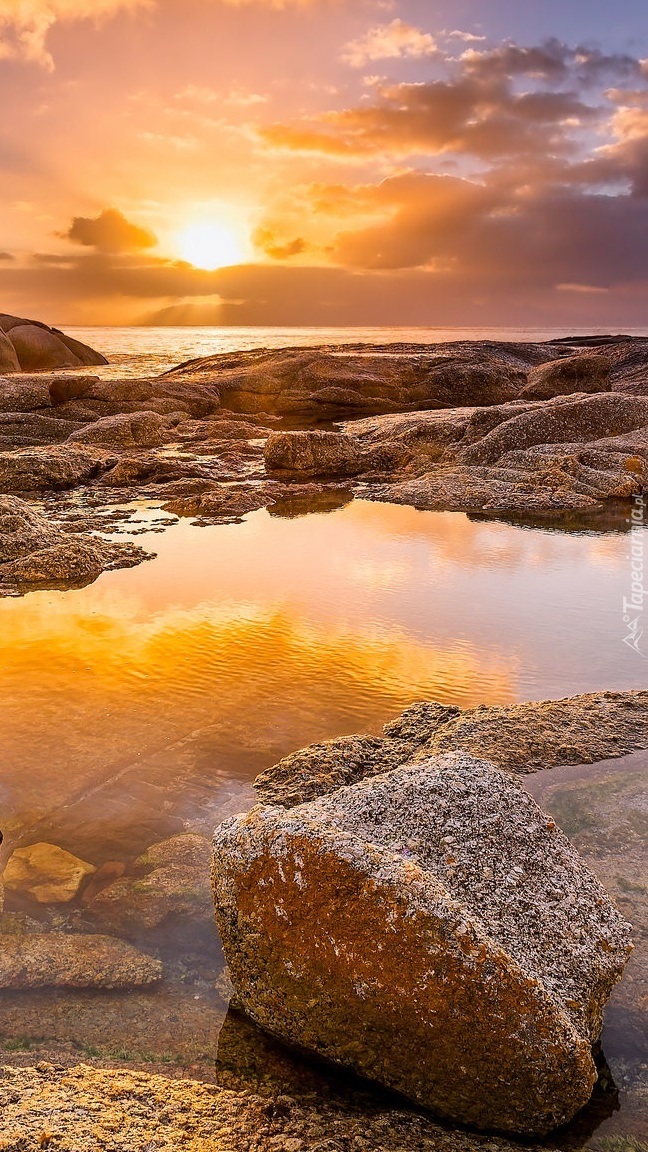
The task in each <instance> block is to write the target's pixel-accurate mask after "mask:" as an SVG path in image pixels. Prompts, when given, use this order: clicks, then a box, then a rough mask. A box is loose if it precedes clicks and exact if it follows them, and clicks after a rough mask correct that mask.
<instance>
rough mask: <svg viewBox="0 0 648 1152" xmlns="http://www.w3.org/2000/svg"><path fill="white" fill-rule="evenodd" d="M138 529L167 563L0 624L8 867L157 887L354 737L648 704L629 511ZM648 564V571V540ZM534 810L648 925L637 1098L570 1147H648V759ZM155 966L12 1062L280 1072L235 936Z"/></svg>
mask: <svg viewBox="0 0 648 1152" xmlns="http://www.w3.org/2000/svg"><path fill="white" fill-rule="evenodd" d="M74 334H75V335H78V336H79V337H80V338H82V339H85V340H88V341H89V342H90V343H92V344H93V345H94V346H96V347H97V348H99V349H101V350H102V351H105V352H106V353H107V355H108V356H109V358H110V359H111V362H112V363H111V367H110V368H109V369H108V370H107V371H110V372H115V373H117V374H119V375H128V374H130V375H133V376H136V375H143V374H148V373H152V372H154V371H163V370H165V369H166V368H168V367H171V366H172V365H173V364H176V363H178V362H180V361H183V360H186V359H189V358H192V357H195V356H199V355H208V354H210V353H213V352H218V351H228V350H231V349H233V348H236V347H249V348H253V347H259V346H266V347H267V346H275V347H281V346H285V345H287V344H289V343H297V342H299V343H301V344H303V345H309V344H316V343H321V342H330V343H340V342H347V341H348V342H363V341H366V342H372V341H373V342H380V343H385V342H388V341H390V340H394V341H397V342H410V341H412V340H420V341H421V342H429V341H436V340H440V339H444V338H450V337H451V336H458V334H457V332H456V331H454V332H452V333H448V332H443V333H442V332H441V330H434V329H426V330H421V329H416V330H403V329H390V330H385V329H379V330H368V329H344V330H340V329H335V330H330V329H327V330H322V329H317V330H316V329H306V330H304V329H300V330H296V329H292V330H280V331H278V330H271V331H269V330H267V329H236V330H233V329H229V330H228V329H169V328H163V329H93V330H88V329H84V330H76V331H75V332H74ZM503 335H504V334H503V333H501V332H499V333H493V332H489V334H488V337H486V335H485V333H483V332H481V333H480V332H476V331H474V330H471V331H468V330H466V331H465V332H462V333H461V337H462V338H463V337H464V336H465V337H470V338H481V337H484V338H497V337H499V336H503ZM505 335H506V337H507V338H520V339H530V338H537V339H540V338H546V336H547V335H549V334H548V333H535V332H534V333H532V332H530V331H528V330H527V331H525V332H520V333H515V334H513V333H511V332H508V333H506V334H505ZM552 335H556V333H555V332H554V333H552ZM558 335H559V333H558ZM134 507H135V512H136V517H135V522H134V523H132V525H131V530H132V532H133V533H134V534H136V535H134V538H135V540H136V542H137V543H138V544H141V545H142V546H143V547H145V548H147V549H149V550H150V551H151V552H153V553H155V558H154V559H151V560H149V561H147V562H146V563H144V564H142V565H141V566H139V567H137V568H134V569H131V570H121V571H117V572H111V573H105V574H104V575H102V576H101V577H100V578H99V579H98V580H97V581H96V582H95V583H94V584H92V585H91V586H89V587H87V588H84V589H79V590H74V591H65V592H35V593H31V594H30V595H28V596H25V597H23V598H21V599H5V600H2V601H0V751H1V755H2V770H1V772H0V827H2V829H3V831H4V832H5V843H4V845H3V849H2V851H3V854H4V858H5V859H6V856H7V854H8V853H9V852H10V851H11V850H13V848H15V847H16V846H19V845H24V844H31V843H35V842H37V841H41V840H45V841H48V842H50V843H54V844H58V845H61V846H62V847H64V848H66V849H68V850H69V851H71V852H73V853H75V854H76V855H78V856H80V857H81V858H83V859H85V860H87V861H89V862H90V863H92V864H94V865H97V866H100V865H102V864H104V863H107V862H113V863H114V862H118V863H120V864H124V865H125V866H126V868H127V869H131V868H132V867H133V862H134V860H135V859H136V858H137V857H138V856H139V855H140V853H142V852H143V851H144V850H145V849H146V848H147V847H149V846H150V845H151V844H153V843H156V842H158V841H160V840H162V839H164V838H166V837H168V836H172V835H174V834H176V833H179V832H183V831H192V832H197V833H200V834H202V835H204V836H209V835H211V832H212V830H213V828H214V826H215V825H216V823H218V821H219V820H220V819H222V818H223V817H224V816H225V815H229V814H231V813H233V812H236V811H238V810H241V809H242V808H245V807H246V806H248V805H249V804H250V802H251V801H252V797H253V794H252V791H251V782H252V780H253V779H254V777H255V776H256V774H257V773H258V772H260V771H262V770H263V769H265V768H267V767H269V766H270V765H271V764H273V763H275V762H276V761H277V760H278V759H279V758H280V757H281V756H283V755H285V754H287V753H289V752H291V751H294V750H295V749H296V748H298V747H301V746H304V745H306V744H308V743H311V742H313V741H316V740H323V739H328V738H331V737H334V736H338V735H341V734H344V733H351V732H374V733H379V732H380V730H381V727H382V725H383V724H384V723H386V722H387V721H389V720H390V719H392V718H393V717H395V716H396V715H397V714H398V713H399V712H400V711H401V710H402V709H403V708H405V707H407V706H408V705H409V704H411V703H413V702H414V701H417V700H439V701H442V702H444V703H448V704H458V705H460V706H462V707H464V708H466V707H471V706H475V705H478V704H482V703H483V704H491V705H495V704H510V703H514V702H515V701H520V700H531V699H543V698H548V697H560V696H566V695H571V694H574V693H579V692H587V691H600V690H605V689H630V688H644V687H646V685H647V683H648V675H647V673H648V640H647V647H646V651H645V652H643V653H642V652H641V651H635V650H633V649H632V648H631V647H629V646H628V644H626V643H625V642H624V641H625V638H626V636H627V629H626V626H625V623H624V620H623V599H624V596H627V595H629V592H630V584H631V579H632V578H631V568H630V559H629V554H630V536H629V523H628V519H627V515H626V513H625V512H624V511H623V510H621V511H617V512H616V514H614V515H611V516H610V517H609V518H606V519H604V520H601V519H598V520H597V521H592V522H587V521H582V520H581V521H578V522H576V521H573V520H572V521H569V522H567V521H566V522H564V523H563V524H557V525H554V526H551V527H548V526H547V525H544V526H531V525H528V524H519V523H511V522H506V521H505V520H492V519H480V518H479V517H469V516H466V515H463V514H458V513H439V512H418V511H415V510H414V509H411V508H407V507H401V506H394V505H385V504H374V503H370V502H367V501H349V502H348V503H346V504H342V505H341V506H340V507H338V508H336V509H334V510H326V511H325V510H324V509H323V508H322V507H321V505H318V503H317V502H314V503H313V505H312V506H311V507H310V508H301V509H300V510H299V514H296V510H295V509H294V508H291V507H290V505H286V506H284V507H282V506H277V507H276V508H274V509H269V510H262V511H259V512H255V513H253V514H251V515H249V516H248V517H246V518H245V521H244V522H243V523H240V524H229V525H220V526H211V527H194V526H193V525H192V524H191V523H190V522H189V521H187V520H181V521H179V522H178V523H176V524H174V525H172V526H170V527H167V528H166V530H164V531H162V530H161V529H162V527H163V525H162V523H161V521H162V520H164V518H165V517H164V514H163V513H162V512H161V511H160V509H159V507H158V506H157V505H155V504H152V503H142V504H139V505H136V506H134ZM167 520H168V518H167ZM116 538H118V539H123V536H118V537H116ZM639 542H640V543H641V546H643V547H645V548H646V549H648V528H647V529H646V530H643V531H642V532H640V533H638V535H637V537H635V547H636V546H637V545H638V543H639ZM647 634H648V629H647ZM529 787H530V789H531V791H532V792H534V794H535V795H537V797H538V798H539V799H540V800H541V802H542V803H543V805H545V806H546V808H547V809H548V810H549V811H551V812H552V813H554V814H555V816H556V819H558V821H559V822H560V823H561V824H562V826H563V827H564V828H565V830H566V831H567V832H568V834H569V835H570V836H572V838H573V840H574V842H575V843H576V844H577V846H578V847H579V849H580V850H581V851H582V852H583V853H584V855H585V856H586V858H587V859H588V861H589V863H590V865H591V866H592V867H593V868H594V869H595V870H597V871H599V874H600V875H601V878H602V879H603V880H604V882H605V883H606V885H607V886H608V887H609V888H610V890H611V891H612V892H613V894H614V896H615V898H616V899H617V900H618V901H619V903H620V905H621V907H622V909H623V911H624V913H625V914H626V915H627V916H628V918H630V919H631V920H633V921H634V923H635V936H636V941H637V949H636V952H635V955H634V957H633V959H632V960H631V965H632V967H629V969H628V976H627V977H626V980H625V981H624V984H623V985H622V991H621V992H620V993H619V994H618V995H617V994H615V997H614V999H613V1002H612V1004H611V1006H610V1008H609V1010H608V1015H607V1024H606V1032H605V1035H604V1049H605V1054H606V1057H607V1060H608V1062H609V1065H610V1073H609V1077H610V1078H611V1079H610V1083H612V1085H613V1088H612V1089H610V1090H609V1091H608V1090H607V1089H606V1092H607V1095H606V1096H605V1099H604V1101H603V1106H602V1111H601V1110H600V1102H599V1105H597V1107H599V1111H596V1112H595V1113H588V1118H587V1119H586V1122H585V1127H584V1129H583V1134H582V1136H578V1135H576V1136H575V1135H574V1132H573V1131H572V1132H571V1134H570V1135H569V1137H565V1141H564V1142H563V1144H562V1146H564V1147H569V1148H579V1147H585V1146H588V1147H596V1148H599V1147H600V1148H601V1149H604V1148H606V1147H607V1145H606V1144H605V1142H603V1143H602V1144H597V1143H596V1140H603V1141H605V1140H608V1139H610V1140H612V1141H615V1140H622V1141H623V1140H626V1138H627V1139H628V1140H631V1143H620V1144H618V1145H617V1144H614V1143H613V1144H610V1148H616V1147H619V1148H622V1147H623V1148H625V1147H632V1148H634V1147H635V1146H637V1147H638V1146H639V1142H640V1141H641V1140H645V1139H646V1136H647V1135H648V1120H647V1114H648V1112H647V1109H646V1101H647V1100H648V1067H647V1063H648V1045H647V1044H646V1029H647V1024H648V994H647V989H648V882H647V881H646V878H645V875H644V876H643V877H642V875H641V870H642V855H641V853H642V845H644V844H645V836H646V835H647V834H648V825H647V823H646V815H645V814H646V810H647V805H648V756H646V755H643V754H640V755H639V756H637V757H630V758H625V759H623V760H619V761H610V762H608V763H606V764H604V765H600V766H594V767H591V766H588V767H587V768H566V769H560V770H557V771H555V772H551V773H549V772H548V773H544V774H541V775H539V776H536V777H533V778H532V779H531V780H530V781H529ZM8 907H9V910H10V911H12V910H13V911H14V912H16V913H19V914H20V915H25V914H27V915H28V916H29V917H30V919H31V920H32V921H34V920H35V921H37V922H38V921H40V923H41V927H43V926H45V925H48V926H50V927H52V926H54V927H56V928H57V930H69V931H79V930H81V931H84V930H85V931H87V930H89V928H90V927H91V918H90V920H88V912H87V910H85V909H83V908H82V907H80V906H73V907H72V908H69V909H68V908H64V909H59V910H58V911H56V910H50V909H43V908H34V907H32V906H29V905H28V904H26V903H25V902H24V901H23V902H22V903H20V902H16V901H15V900H14V901H13V903H12V899H11V898H10V899H9V901H8ZM136 942H137V943H138V944H139V946H140V947H143V948H148V949H149V950H154V951H156V952H159V953H160V954H161V955H162V956H163V959H164V962H165V966H166V971H167V977H166V979H165V982H164V984H163V986H162V988H161V989H158V990H156V991H152V992H134V991H133V992H123V993H112V994H100V993H81V992H76V993H73V992H57V993H55V994H53V993H51V992H50V993H33V992H32V993H29V992H12V993H2V994H0V1062H1V1058H2V1046H3V1045H4V1047H5V1054H6V1055H7V1058H9V1054H11V1053H13V1054H15V1053H16V1052H19V1053H21V1054H24V1059H25V1060H33V1058H40V1056H41V1055H42V1054H43V1052H44V1053H45V1054H46V1055H48V1057H51V1058H55V1057H56V1058H59V1057H60V1058H61V1059H65V1060H68V1059H72V1058H80V1059H84V1058H90V1057H91V1058H92V1059H95V1060H97V1061H98V1062H99V1063H104V1064H109V1065H114V1064H115V1063H116V1062H117V1063H119V1062H120V1061H122V1062H123V1061H126V1062H128V1063H131V1064H132V1063H134V1064H138V1063H139V1064H142V1066H144V1065H147V1066H149V1065H155V1064H159V1065H160V1066H163V1067H164V1066H167V1065H168V1064H169V1062H171V1063H173V1064H174V1067H177V1068H178V1069H179V1070H180V1071H182V1072H188V1074H190V1075H192V1076H194V1077H201V1076H202V1077H204V1078H208V1079H209V1078H214V1077H216V1078H218V1075H217V1074H218V1067H219V1065H218V1061H220V1064H221V1066H222V1065H223V1061H225V1060H226V1059H227V1061H230V1063H229V1064H228V1065H227V1066H228V1067H229V1068H230V1070H231V1069H232V1068H233V1069H234V1072H236V1073H237V1074H238V1072H240V1052H241V1051H243V1052H244V1062H245V1061H247V1062H248V1063H249V1062H250V1061H251V1062H252V1063H255V1062H256V1064H255V1066H259V1064H261V1065H263V1062H264V1061H265V1060H268V1061H269V1062H270V1060H271V1057H270V1055H269V1054H268V1053H269V1049H268V1048H267V1045H265V1046H264V1044H265V1042H264V1041H262V1040H261V1039H260V1038H259V1037H258V1036H256V1038H255V1036H254V1030H250V1029H249V1028H248V1030H247V1031H245V1027H247V1026H244V1025H242V1024H241V1022H240V1020H238V1019H237V1018H236V1017H235V1016H233V1015H232V1013H231V1012H230V1013H229V1014H227V995H226V993H225V992H224V991H223V985H222V982H220V974H221V970H222V964H223V961H222V957H221V955H220V951H219V947H218V943H217V941H216V939H215V938H214V937H213V933H212V935H211V936H209V938H208V939H207V941H206V940H205V936H204V925H203V926H202V927H200V928H198V927H197V928H196V931H195V933H192V929H191V927H190V928H187V927H186V925H185V926H184V927H182V928H181V930H180V931H179V932H178V933H176V934H175V935H174V934H173V932H170V933H169V934H168V935H167V936H164V937H155V938H151V937H147V936H146V933H142V936H141V938H138V939H137V941H136ZM242 1028H243V1033H242V1032H241V1029H242ZM226 1053H228V1055H227V1057H226V1055H225V1054H226ZM251 1053H252V1054H253V1055H251ZM34 1054H36V1056H34ZM217 1054H218V1058H217ZM12 1058H13V1057H12ZM277 1060H278V1062H279V1064H280V1065H281V1068H282V1069H284V1072H283V1073H282V1075H284V1074H285V1075H286V1076H287V1079H288V1083H287V1086H286V1089H287V1090H288V1091H289V1090H290V1077H291V1076H293V1075H294V1076H295V1077H296V1078H298V1077H299V1075H301V1072H300V1066H299V1064H298V1063H295V1064H294V1065H292V1066H291V1067H292V1071H289V1072H288V1073H286V1072H285V1068H286V1065H285V1061H284V1062H283V1063H282V1061H283V1057H277ZM309 1075H311V1076H313V1075H315V1073H312V1072H311V1073H309ZM316 1083H317V1081H316ZM599 1112H600V1114H599ZM594 1133H597V1135H596V1136H594ZM592 1140H594V1143H592ZM632 1141H634V1143H632Z"/></svg>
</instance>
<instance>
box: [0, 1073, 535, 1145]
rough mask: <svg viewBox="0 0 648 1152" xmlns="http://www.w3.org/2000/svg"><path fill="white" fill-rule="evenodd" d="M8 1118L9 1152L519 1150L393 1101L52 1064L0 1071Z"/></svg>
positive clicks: (2, 1141) (0, 1102)
mask: <svg viewBox="0 0 648 1152" xmlns="http://www.w3.org/2000/svg"><path fill="white" fill-rule="evenodd" d="M0 1115H1V1116H2V1125H1V1127H0V1152H40V1149H42V1148H48V1147H49V1148H52V1149H56V1150H57V1152H147V1150H148V1152H153V1150H155V1152H340V1150H341V1149H363V1150H364V1152H430V1149H436V1150H437V1152H481V1150H482V1149H483V1152H519V1145H517V1144H515V1143H512V1142H511V1141H509V1140H507V1139H505V1138H498V1139H496V1140H495V1139H494V1138H493V1137H491V1136H480V1135H479V1134H477V1133H470V1132H463V1131H460V1130H457V1131H449V1130H447V1129H445V1128H442V1127H441V1126H439V1125H437V1124H435V1123H434V1121H432V1120H431V1119H430V1118H428V1117H425V1116H420V1115H416V1114H415V1113H412V1112H410V1111H407V1110H405V1109H402V1110H399V1109H398V1107H397V1106H395V1105H394V1104H393V1103H392V1104H391V1107H389V1106H386V1107H384V1108H380V1107H377V1106H376V1105H375V1104H374V1105H373V1107H372V1106H371V1105H370V1104H369V1103H368V1102H367V1103H366V1104H364V1106H358V1105H355V1106H354V1105H353V1104H351V1103H349V1104H347V1103H346V1102H345V1101H337V1100H335V1101H331V1100H330V1099H320V1098H316V1097H313V1096H312V1095H310V1096H308V1097H307V1098H299V1099H294V1098H293V1097H292V1096H286V1095H284V1094H282V1093H280V1092H276V1091H275V1092H273V1093H268V1094H264V1095H260V1094H258V1093H256V1092H250V1091H231V1090H229V1089H227V1088H220V1087H217V1086H214V1085H211V1084H201V1083H198V1082H196V1081H192V1080H172V1079H169V1078H167V1077H164V1076H152V1075H148V1074H146V1073H143V1072H130V1071H122V1070H115V1069H99V1068H91V1067H88V1066H87V1065H79V1066H77V1067H75V1068H72V1069H69V1070H66V1069H64V1068H61V1067H60V1066H55V1065H53V1064H50V1063H45V1062H43V1063H40V1064H38V1065H37V1067H35V1068H20V1069H14V1068H0ZM527 1148H528V1149H529V1152H536V1150H537V1152H539V1148H540V1146H539V1145H537V1144H534V1145H530V1146H529V1145H527Z"/></svg>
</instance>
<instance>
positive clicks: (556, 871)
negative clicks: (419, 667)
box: [213, 753, 631, 1134]
mask: <svg viewBox="0 0 648 1152" xmlns="http://www.w3.org/2000/svg"><path fill="white" fill-rule="evenodd" d="M213 883H214V895H215V906H216V916H217V920H218V924H219V928H220V932H221V936H222V940H223V947H224V950H225V955H226V958H227V962H228V965H229V968H230V971H231V975H232V980H233V983H234V986H235V989H236V992H237V996H238V998H239V1001H240V1003H241V1006H242V1007H243V1009H244V1011H245V1012H246V1013H247V1014H248V1015H250V1016H251V1017H252V1019H253V1020H255V1021H256V1022H257V1023H258V1024H259V1025H261V1027H263V1028H265V1029H266V1030H267V1031H269V1032H271V1033H273V1034H275V1035H277V1036H279V1037H282V1038H283V1039H285V1040H287V1041H288V1042H290V1043H292V1044H295V1045H298V1046H299V1047H300V1048H302V1049H307V1050H310V1051H312V1052H314V1053H316V1054H318V1055H319V1056H323V1057H326V1058H327V1059H329V1060H332V1061H334V1062H336V1063H338V1064H340V1065H343V1066H345V1067H347V1068H350V1069H353V1070H354V1071H355V1072H359V1073H361V1074H362V1075H364V1076H368V1077H370V1078H372V1079H374V1080H376V1081H378V1082H380V1083H381V1084H383V1085H385V1086H386V1087H389V1088H392V1089H396V1090H398V1091H399V1092H401V1093H403V1094H404V1095H406V1096H408V1097H409V1098H410V1099H412V1100H414V1101H416V1102H417V1103H418V1104H422V1105H424V1106H426V1107H428V1108H431V1109H433V1110H434V1111H435V1112H437V1113H438V1114H440V1115H442V1116H445V1117H448V1118H451V1119H454V1120H459V1121H462V1122H465V1123H469V1124H473V1125H476V1126H477V1127H479V1128H486V1129H499V1130H504V1131H510V1132H516V1133H521V1134H544V1133H546V1132H548V1131H550V1130H551V1129H552V1128H554V1127H556V1126H558V1125H560V1124H562V1123H564V1122H566V1121H567V1120H569V1119H570V1118H571V1117H572V1116H573V1115H574V1114H575V1113H576V1112H577V1111H578V1110H579V1109H580V1108H581V1107H582V1106H583V1105H584V1104H585V1103H586V1102H587V1100H588V1099H589V1097H590V1094H591V1091H592V1088H593V1085H594V1083H595V1081H596V1078H597V1073H596V1068H595V1065H594V1061H593V1059H592V1044H593V1043H594V1042H595V1041H596V1040H597V1039H598V1037H599V1035H600V1031H601V1026H602V1016H603V1009H604V1006H605V1003H606V1000H607V998H608V996H609V993H610V991H611V989H612V987H613V985H614V984H615V983H616V981H617V980H618V979H619V977H620V975H621V973H622V971H623V968H624V965H625V962H626V960H627V957H628V954H629V951H630V947H631V945H630V930H629V927H628V925H627V924H626V923H625V922H624V921H623V920H622V918H621V916H620V915H619V913H618V912H617V911H616V909H615V908H614V907H613V905H612V903H611V902H610V900H609V898H608V897H607V895H606V893H605V892H604V890H603V889H602V888H601V886H600V884H599V883H598V881H597V880H596V879H595V878H594V877H593V876H592V875H591V873H590V872H589V871H588V869H587V867H586V866H585V864H584V863H583V861H582V860H581V859H580V858H579V857H578V855H577V854H576V853H575V851H574V850H573V849H572V848H571V847H570V845H569V842H568V841H567V839H566V838H565V837H564V836H563V834H562V833H561V832H560V831H559V829H558V828H557V827H556V825H555V823H554V821H553V820H551V819H550V818H549V817H548V816H547V815H546V814H545V813H543V812H542V810H541V809H540V808H538V806H537V805H536V804H535V802H534V801H533V800H532V799H531V797H530V796H529V795H528V793H526V792H525V791H524V790H523V789H522V788H520V787H519V786H518V784H517V783H516V782H514V781H513V780H511V779H510V777H508V776H506V775H505V774H504V773H502V772H500V771H499V770H498V769H496V768H494V767H493V766H492V765H490V764H488V763H486V762H483V761H478V760H475V759H473V758H471V757H470V756H468V755H466V754H464V753H456V754H451V755H448V756H445V757H440V758H437V759H432V760H428V761H424V762H422V763H419V764H417V765H412V766H405V767H401V768H398V769H395V770H394V771H392V772H388V773H386V774H384V775H381V776H377V777H375V778H373V779H372V780H369V781H366V782H363V783H361V784H357V785H353V786H351V787H349V788H343V789H340V790H338V791H337V792H333V793H331V794H330V795H329V796H325V797H323V798H321V799H319V800H315V801H313V802H312V803H310V804H305V805H302V806H298V807H296V808H292V809H290V810H285V809H282V808H268V807H257V808H254V809H253V810H252V811H251V812H250V813H248V814H247V815H244V816H240V817H237V818H235V819H233V820H228V821H226V822H225V823H224V824H222V825H221V827H220V828H219V829H218V830H217V832H216V835H215V839H214V856H213Z"/></svg>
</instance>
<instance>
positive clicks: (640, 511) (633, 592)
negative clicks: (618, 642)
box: [623, 496, 648, 659]
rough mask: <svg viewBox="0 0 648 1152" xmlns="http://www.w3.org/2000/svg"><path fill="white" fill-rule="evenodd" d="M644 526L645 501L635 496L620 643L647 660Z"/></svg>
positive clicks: (631, 517) (641, 497)
mask: <svg viewBox="0 0 648 1152" xmlns="http://www.w3.org/2000/svg"><path fill="white" fill-rule="evenodd" d="M645 526H646V499H645V497H644V496H636V497H635V501H634V508H633V509H632V512H631V514H630V552H629V554H628V560H629V561H630V596H624V597H623V623H624V624H625V626H626V635H625V636H624V637H623V643H624V644H627V645H628V647H629V648H634V650H635V652H638V653H639V655H640V656H643V657H644V659H648V643H644V642H643V635H644V625H643V615H644V604H645V600H646V583H645V532H644V529H645Z"/></svg>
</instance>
